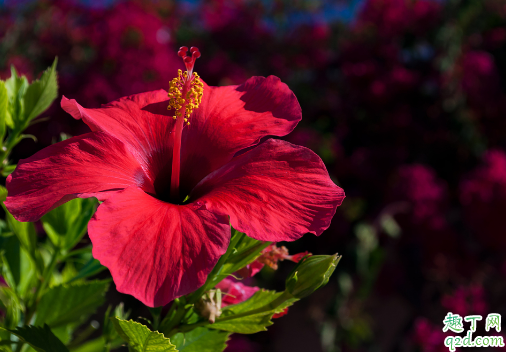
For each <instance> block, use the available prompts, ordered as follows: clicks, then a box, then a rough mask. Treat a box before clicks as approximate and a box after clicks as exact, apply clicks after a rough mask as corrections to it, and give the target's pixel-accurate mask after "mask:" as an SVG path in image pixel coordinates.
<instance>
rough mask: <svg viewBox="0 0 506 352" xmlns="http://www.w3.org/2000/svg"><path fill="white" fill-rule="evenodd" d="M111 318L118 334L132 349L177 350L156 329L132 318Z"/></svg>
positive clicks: (137, 351) (162, 351) (137, 350)
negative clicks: (150, 328) (151, 328)
mask: <svg viewBox="0 0 506 352" xmlns="http://www.w3.org/2000/svg"><path fill="white" fill-rule="evenodd" d="M111 320H112V322H113V324H114V328H115V329H116V331H117V332H118V334H119V335H120V336H121V338H122V339H123V340H125V341H126V342H127V343H128V344H129V347H130V348H131V349H132V350H133V351H136V352H144V351H153V352H155V351H160V352H165V351H177V349H176V346H174V345H173V344H172V343H171V342H170V340H169V339H168V338H165V337H164V336H163V334H161V333H159V332H158V331H151V330H149V329H148V327H147V326H145V325H142V324H140V323H137V322H135V321H133V320H128V321H127V320H121V319H118V318H111Z"/></svg>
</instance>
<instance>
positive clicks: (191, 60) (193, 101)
mask: <svg viewBox="0 0 506 352" xmlns="http://www.w3.org/2000/svg"><path fill="white" fill-rule="evenodd" d="M187 51H188V48H187V47H185V46H183V47H181V48H180V49H179V51H178V55H179V56H180V57H181V58H182V59H183V61H184V63H185V66H186V72H184V73H183V72H182V71H181V70H179V71H178V77H176V78H174V79H173V80H172V81H171V82H170V88H169V93H168V96H169V98H170V100H169V106H168V107H167V109H169V110H170V109H174V110H175V115H174V116H173V117H172V118H173V119H174V120H176V123H175V126H174V130H173V133H174V147H173V150H172V174H171V178H170V200H171V202H173V203H178V202H179V200H180V196H179V176H180V171H181V137H182V135H183V128H184V125H185V124H186V125H187V126H189V125H190V121H189V120H190V116H191V114H192V112H193V110H194V109H197V108H198V107H199V105H200V102H201V100H202V94H203V90H204V84H203V83H202V81H201V80H200V78H199V76H198V75H197V73H196V72H193V66H194V64H195V60H196V59H198V58H199V57H200V52H199V49H197V48H195V47H192V48H191V49H190V52H191V56H186V53H187Z"/></svg>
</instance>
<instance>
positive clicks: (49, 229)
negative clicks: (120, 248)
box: [41, 198, 97, 251]
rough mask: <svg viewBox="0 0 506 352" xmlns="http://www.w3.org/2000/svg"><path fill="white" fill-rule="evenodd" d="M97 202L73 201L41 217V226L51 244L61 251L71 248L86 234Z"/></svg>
mask: <svg viewBox="0 0 506 352" xmlns="http://www.w3.org/2000/svg"><path fill="white" fill-rule="evenodd" d="M96 204H97V201H96V199H94V198H89V199H81V198H76V199H73V200H71V201H69V202H67V203H65V204H63V205H61V206H59V207H58V208H56V209H53V210H51V211H50V212H49V213H47V214H46V215H44V216H43V217H42V219H41V220H42V226H43V227H44V230H45V231H46V233H47V235H48V237H49V239H50V240H51V242H53V244H54V245H55V246H56V247H58V248H60V249H62V250H63V251H66V250H69V249H71V248H73V247H74V246H75V245H76V244H77V243H79V241H80V240H81V239H82V238H83V236H84V235H85V234H86V228H87V225H88V221H90V219H91V217H92V215H93V213H94V211H95V208H96Z"/></svg>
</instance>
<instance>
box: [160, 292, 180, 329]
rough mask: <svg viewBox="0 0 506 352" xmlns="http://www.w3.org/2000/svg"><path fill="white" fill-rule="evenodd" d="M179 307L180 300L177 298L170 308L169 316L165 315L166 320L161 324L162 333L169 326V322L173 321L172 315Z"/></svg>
mask: <svg viewBox="0 0 506 352" xmlns="http://www.w3.org/2000/svg"><path fill="white" fill-rule="evenodd" d="M178 307H179V298H176V299H175V300H174V301H173V302H172V305H171V306H170V309H169V311H168V313H167V315H165V318H163V320H162V322H161V323H160V330H161V331H164V330H165V326H167V324H169V322H170V321H171V318H172V314H173V313H174V311H175V310H176V308H178Z"/></svg>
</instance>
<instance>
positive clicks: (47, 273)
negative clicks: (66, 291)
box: [25, 248, 60, 325]
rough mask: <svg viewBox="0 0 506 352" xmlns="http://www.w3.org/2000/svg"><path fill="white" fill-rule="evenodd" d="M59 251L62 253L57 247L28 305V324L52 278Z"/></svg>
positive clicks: (26, 322)
mask: <svg viewBox="0 0 506 352" xmlns="http://www.w3.org/2000/svg"><path fill="white" fill-rule="evenodd" d="M59 253H60V252H59V249H58V248H55V249H54V252H53V255H52V256H51V261H50V262H49V265H48V266H47V267H46V269H45V270H44V273H43V275H42V278H41V280H39V282H38V283H37V288H36V289H35V293H34V295H33V298H32V299H31V301H30V303H29V305H28V309H27V314H26V319H25V324H26V325H29V324H30V321H31V320H32V318H33V315H34V314H35V311H36V309H37V304H38V303H39V296H40V295H41V293H42V292H43V291H44V290H45V289H46V287H47V285H48V284H49V279H50V277H51V275H52V273H53V270H54V268H55V266H56V263H57V261H58V256H59Z"/></svg>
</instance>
